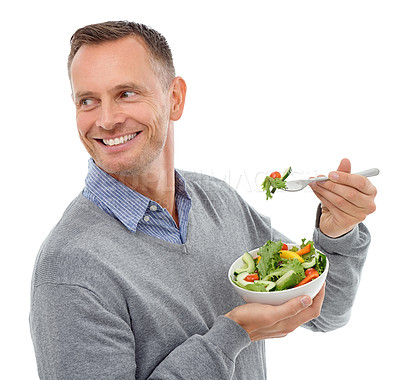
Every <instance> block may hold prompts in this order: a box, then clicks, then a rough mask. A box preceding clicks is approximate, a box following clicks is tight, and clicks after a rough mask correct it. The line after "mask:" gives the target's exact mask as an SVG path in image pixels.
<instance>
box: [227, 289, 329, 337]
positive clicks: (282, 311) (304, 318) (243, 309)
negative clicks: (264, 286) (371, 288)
mask: <svg viewBox="0 0 400 380" xmlns="http://www.w3.org/2000/svg"><path fill="white" fill-rule="evenodd" d="M324 295H325V286H323V287H322V289H321V291H320V292H319V294H318V295H317V296H316V297H315V298H314V300H313V301H312V300H311V298H310V297H308V296H302V297H297V298H294V299H292V300H290V301H288V302H286V303H284V304H282V305H280V306H270V305H261V304H256V303H253V304H246V305H241V306H238V307H237V308H235V309H233V310H232V311H231V312H229V313H228V314H226V316H227V317H228V318H231V319H232V320H234V321H235V322H236V323H238V324H239V325H241V326H242V327H243V328H244V329H245V330H246V331H247V333H248V334H249V336H250V339H251V340H253V341H254V340H260V339H266V338H277V337H282V336H285V335H287V334H288V333H290V332H292V331H294V330H295V329H296V328H297V327H299V326H300V325H302V324H303V323H305V322H308V321H309V320H311V319H314V318H317V317H318V316H319V314H320V312H321V306H322V301H323V299H324Z"/></svg>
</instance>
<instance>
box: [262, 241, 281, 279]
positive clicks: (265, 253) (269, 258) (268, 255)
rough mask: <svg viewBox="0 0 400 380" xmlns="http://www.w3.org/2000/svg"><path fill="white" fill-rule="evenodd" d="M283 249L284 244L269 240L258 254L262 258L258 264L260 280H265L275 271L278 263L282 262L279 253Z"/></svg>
mask: <svg viewBox="0 0 400 380" xmlns="http://www.w3.org/2000/svg"><path fill="white" fill-rule="evenodd" d="M281 249H282V242H281V241H280V240H279V241H276V242H274V241H272V240H268V241H267V242H266V243H265V244H264V245H263V246H262V247H261V248H260V249H259V250H258V254H259V255H260V256H261V259H260V261H259V262H258V264H257V269H258V273H259V275H260V278H264V277H265V276H266V275H267V274H269V273H270V272H272V271H273V270H275V268H276V267H277V265H278V263H279V262H280V261H281V257H280V255H279V251H280V250H281Z"/></svg>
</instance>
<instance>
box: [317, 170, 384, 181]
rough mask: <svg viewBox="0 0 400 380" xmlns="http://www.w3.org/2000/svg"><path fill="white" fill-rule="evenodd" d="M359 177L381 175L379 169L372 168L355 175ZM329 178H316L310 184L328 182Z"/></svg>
mask: <svg viewBox="0 0 400 380" xmlns="http://www.w3.org/2000/svg"><path fill="white" fill-rule="evenodd" d="M353 174H357V175H362V176H364V177H373V176H376V175H378V174H379V169H377V168H372V169H367V170H363V171H362V172H358V173H353ZM328 179H329V178H328V177H315V178H313V179H311V180H310V182H319V181H327V180H328Z"/></svg>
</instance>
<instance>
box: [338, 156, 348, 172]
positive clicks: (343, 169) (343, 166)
mask: <svg viewBox="0 0 400 380" xmlns="http://www.w3.org/2000/svg"><path fill="white" fill-rule="evenodd" d="M337 171H338V172H345V173H351V162H350V160H349V159H348V158H343V160H342V161H340V165H339V167H338V168H337Z"/></svg>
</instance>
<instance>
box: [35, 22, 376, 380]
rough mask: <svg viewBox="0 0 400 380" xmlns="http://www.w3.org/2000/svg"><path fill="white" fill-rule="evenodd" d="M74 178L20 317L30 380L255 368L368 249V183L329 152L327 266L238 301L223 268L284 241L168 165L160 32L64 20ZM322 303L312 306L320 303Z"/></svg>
mask: <svg viewBox="0 0 400 380" xmlns="http://www.w3.org/2000/svg"><path fill="white" fill-rule="evenodd" d="M68 72H69V77H70V81H71V88H72V98H73V101H74V103H75V105H76V120H77V126H78V132H79V136H80V139H81V140H82V143H83V144H84V146H85V148H86V149H87V151H88V152H89V154H90V155H91V157H92V159H91V160H90V161H89V173H88V176H87V179H86V186H85V188H84V190H83V192H82V194H79V196H78V197H77V198H76V199H75V200H74V201H73V202H72V203H71V205H70V206H69V207H68V208H67V210H66V211H65V213H64V215H63V217H62V219H61V220H60V222H59V223H58V224H57V226H56V227H55V228H54V229H53V231H52V232H51V233H50V235H49V236H48V238H47V239H46V241H45V242H44V244H43V246H42V247H41V250H40V252H39V255H38V259H37V262H36V265H35V270H34V274H33V280H32V306H31V314H30V323H31V331H32V338H33V343H34V347H35V352H36V357H37V363H38V371H39V375H40V377H41V378H44V379H163V380H165V379H186V380H190V379H245V378H251V379H265V378H266V368H265V352H264V343H263V340H264V339H266V338H272V337H283V336H285V335H287V334H288V333H289V332H291V331H293V330H295V329H296V328H297V327H298V326H300V325H304V326H305V327H308V328H310V329H312V330H315V331H328V330H332V329H335V328H338V327H341V326H343V325H344V324H345V323H346V322H347V321H348V319H349V315H350V309H351V305H352V303H353V300H354V297H355V293H356V289H357V285H358V281H359V278H360V270H361V268H362V265H363V263H364V260H365V257H366V251H367V248H368V245H369V233H368V230H367V229H366V227H365V226H364V225H363V224H362V223H361V222H362V220H363V219H364V218H365V217H366V215H367V214H369V213H371V212H373V211H374V208H375V205H374V197H375V195H376V190H375V188H374V186H373V185H372V184H371V183H370V182H369V181H368V180H367V179H366V178H364V177H360V176H357V175H352V174H350V162H349V161H348V160H343V161H342V162H341V164H340V166H339V168H338V171H336V172H332V173H331V175H330V178H331V181H326V182H325V183H323V184H318V185H315V186H314V188H313V189H314V192H315V194H316V195H317V197H318V198H319V199H320V200H321V202H322V204H323V205H324V206H323V207H322V210H321V215H320V217H318V223H319V224H318V226H317V228H316V230H315V233H314V241H315V242H316V245H317V246H318V247H319V248H320V249H322V250H323V251H324V252H326V253H327V254H328V255H329V260H330V262H331V270H330V275H329V276H328V279H327V285H328V286H327V287H326V295H325V288H323V289H322V290H321V292H320V293H319V294H318V295H317V297H316V298H315V299H314V300H311V299H310V298H309V297H299V298H297V299H294V300H291V301H289V302H287V303H285V304H283V305H281V306H267V305H259V304H243V301H242V300H241V299H240V298H239V297H238V296H237V295H236V294H235V292H234V291H233V290H232V288H231V286H230V284H229V283H228V281H227V280H226V273H227V270H228V267H229V266H230V264H231V263H232V262H233V261H234V260H235V259H236V258H237V257H238V256H239V255H240V254H241V253H243V252H244V251H246V250H250V249H253V248H256V247H259V246H261V245H263V244H264V243H265V241H267V240H268V239H272V240H279V239H282V240H284V241H288V239H287V238H286V237H285V236H284V235H282V234H281V233H279V232H277V231H275V230H273V229H272V228H271V225H270V221H269V219H268V218H266V217H264V216H262V215H259V214H258V213H257V212H255V211H254V210H253V209H252V208H251V207H250V206H249V205H247V204H246V203H245V202H244V201H243V200H242V199H241V198H240V196H239V195H238V194H237V193H236V192H235V191H234V190H233V189H231V188H230V187H229V186H228V185H227V184H225V183H224V182H222V181H219V180H217V179H215V178H211V177H207V176H204V175H200V174H196V173H189V172H183V171H179V172H178V171H177V170H175V167H174V136H173V135H174V122H175V121H177V120H179V118H180V117H181V115H182V112H183V107H184V103H185V95H186V84H185V82H184V80H183V79H182V78H181V77H176V76H175V70H174V67H173V62H172V56H171V52H170V49H169V47H168V44H167V42H166V41H165V39H164V38H163V37H162V36H161V35H160V34H159V33H157V32H156V31H154V30H152V29H150V28H148V27H146V26H144V25H140V24H135V23H129V22H107V23H102V24H96V25H90V26H87V27H84V28H82V29H79V30H78V31H76V33H75V34H74V35H73V37H72V39H71V53H70V56H69V60H68ZM324 296H325V302H324V306H323V308H322V311H321V305H322V301H323V299H324Z"/></svg>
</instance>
